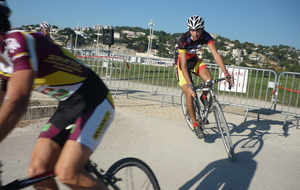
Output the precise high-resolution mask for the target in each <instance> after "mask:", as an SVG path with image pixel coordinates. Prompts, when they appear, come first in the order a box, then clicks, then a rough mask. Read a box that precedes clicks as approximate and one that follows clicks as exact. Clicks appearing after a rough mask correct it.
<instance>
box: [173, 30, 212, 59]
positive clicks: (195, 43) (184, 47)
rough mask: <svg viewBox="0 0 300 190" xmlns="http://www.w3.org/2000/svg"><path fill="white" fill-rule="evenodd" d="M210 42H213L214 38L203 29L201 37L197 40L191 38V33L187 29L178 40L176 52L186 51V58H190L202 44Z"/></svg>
mask: <svg viewBox="0 0 300 190" xmlns="http://www.w3.org/2000/svg"><path fill="white" fill-rule="evenodd" d="M211 43H214V40H213V38H212V37H211V35H210V34H209V33H207V32H206V31H205V30H203V31H202V33H201V37H200V38H199V39H197V40H193V38H192V36H191V33H190V32H189V31H187V32H186V33H184V34H182V35H181V36H180V38H179V40H178V52H179V53H180V52H182V53H186V55H187V59H191V58H192V57H194V56H195V55H196V53H197V51H199V50H200V49H201V48H202V45H207V44H211Z"/></svg>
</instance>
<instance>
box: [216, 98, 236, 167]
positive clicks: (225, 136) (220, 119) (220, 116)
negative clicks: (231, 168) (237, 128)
mask: <svg viewBox="0 0 300 190" xmlns="http://www.w3.org/2000/svg"><path fill="white" fill-rule="evenodd" d="M211 110H212V111H213V113H214V116H215V120H216V124H217V128H218V130H219V133H220V135H221V137H222V141H223V144H224V147H225V150H226V152H227V154H228V157H229V159H230V160H231V161H234V160H235V154H234V148H233V144H232V140H231V136H230V132H229V128H228V124H227V121H226V119H225V116H224V113H223V111H222V108H221V106H220V104H219V102H217V101H214V102H213V104H212V107H211Z"/></svg>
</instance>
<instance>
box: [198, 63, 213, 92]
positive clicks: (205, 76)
mask: <svg viewBox="0 0 300 190" xmlns="http://www.w3.org/2000/svg"><path fill="white" fill-rule="evenodd" d="M194 72H195V73H196V74H197V75H198V76H199V77H200V78H201V79H202V80H203V81H204V82H206V81H207V80H210V81H211V80H212V76H211V73H210V72H209V70H208V68H207V66H206V65H205V64H204V63H202V62H201V60H200V59H198V62H197V64H196V66H195V68H194ZM207 93H208V92H207V91H204V92H203V94H204V95H205V96H206V95H207Z"/></svg>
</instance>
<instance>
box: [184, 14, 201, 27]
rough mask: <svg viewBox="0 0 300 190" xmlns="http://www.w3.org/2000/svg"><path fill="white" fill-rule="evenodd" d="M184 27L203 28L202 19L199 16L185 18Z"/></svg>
mask: <svg viewBox="0 0 300 190" xmlns="http://www.w3.org/2000/svg"><path fill="white" fill-rule="evenodd" d="M186 27H187V28H188V29H192V30H195V29H198V28H203V27H204V19H203V18H202V17H200V16H196V15H194V16H191V17H190V18H188V19H187V21H186Z"/></svg>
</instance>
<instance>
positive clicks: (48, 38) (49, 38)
mask: <svg viewBox="0 0 300 190" xmlns="http://www.w3.org/2000/svg"><path fill="white" fill-rule="evenodd" d="M37 33H38V34H41V35H43V36H44V37H45V38H47V40H50V41H52V42H54V40H53V39H52V38H51V36H45V35H44V34H43V32H42V31H38V32H37Z"/></svg>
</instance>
